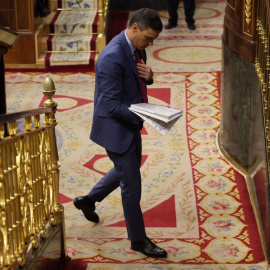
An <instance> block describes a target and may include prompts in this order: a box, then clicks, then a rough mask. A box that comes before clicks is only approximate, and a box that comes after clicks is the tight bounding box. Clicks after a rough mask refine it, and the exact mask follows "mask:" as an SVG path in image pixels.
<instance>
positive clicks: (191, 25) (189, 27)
mask: <svg viewBox="0 0 270 270" xmlns="http://www.w3.org/2000/svg"><path fill="white" fill-rule="evenodd" d="M187 27H188V29H189V30H191V31H194V30H195V29H196V26H195V25H194V24H188V26H187Z"/></svg>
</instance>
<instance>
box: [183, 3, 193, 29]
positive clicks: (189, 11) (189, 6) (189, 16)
mask: <svg viewBox="0 0 270 270" xmlns="http://www.w3.org/2000/svg"><path fill="white" fill-rule="evenodd" d="M184 9H185V17H186V23H187V25H188V26H191V25H194V23H195V20H194V19H193V16H194V12H195V0H184ZM192 30H194V29H192Z"/></svg>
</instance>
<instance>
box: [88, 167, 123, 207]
mask: <svg viewBox="0 0 270 270" xmlns="http://www.w3.org/2000/svg"><path fill="white" fill-rule="evenodd" d="M119 184H120V178H119V177H118V175H117V172H116V171H115V168H112V169H111V170H110V171H109V172H108V173H107V174H106V175H105V176H104V177H103V178H102V179H100V180H99V181H98V183H97V184H96V185H95V186H94V187H93V188H92V190H91V191H90V192H89V193H88V195H87V196H88V197H89V198H90V199H91V200H93V201H95V202H101V201H102V200H103V199H104V198H105V197H107V196H108V195H109V194H110V193H111V192H113V191H114V190H115V189H116V188H118V187H119Z"/></svg>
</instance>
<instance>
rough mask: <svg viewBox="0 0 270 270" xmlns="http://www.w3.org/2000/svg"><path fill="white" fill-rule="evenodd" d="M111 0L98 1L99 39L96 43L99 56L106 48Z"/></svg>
mask: <svg viewBox="0 0 270 270" xmlns="http://www.w3.org/2000/svg"><path fill="white" fill-rule="evenodd" d="M108 5H109V0H98V37H97V41H96V47H97V48H96V49H97V52H98V53H97V55H99V54H100V53H101V51H102V50H103V49H104V48H105V46H106V18H107V13H108Z"/></svg>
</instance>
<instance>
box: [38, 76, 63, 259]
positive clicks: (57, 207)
mask: <svg viewBox="0 0 270 270" xmlns="http://www.w3.org/2000/svg"><path fill="white" fill-rule="evenodd" d="M42 92H43V94H44V95H45V96H46V97H47V98H48V99H47V100H46V101H45V102H44V103H43V107H51V108H52V109H53V110H52V112H51V113H49V115H46V116H45V124H46V125H51V128H50V146H51V147H50V149H51V153H50V154H51V163H52V168H51V176H52V189H53V190H52V192H53V194H52V196H53V209H52V210H53V213H52V216H51V220H50V223H51V224H52V225H56V224H61V226H62V227H61V229H62V236H63V237H62V251H64V253H65V250H66V240H65V223H64V220H65V219H64V207H63V205H62V204H61V203H60V202H59V167H60V164H59V157H58V150H57V145H56V139H55V138H56V137H55V126H56V125H57V121H56V118H55V112H56V109H57V103H55V102H54V101H53V100H52V96H53V95H54V94H55V86H54V82H53V80H52V79H51V78H50V77H47V78H46V79H45V82H44V85H43V89H42ZM62 255H63V256H65V254H62Z"/></svg>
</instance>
